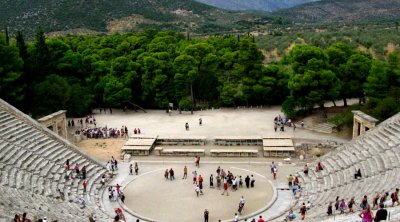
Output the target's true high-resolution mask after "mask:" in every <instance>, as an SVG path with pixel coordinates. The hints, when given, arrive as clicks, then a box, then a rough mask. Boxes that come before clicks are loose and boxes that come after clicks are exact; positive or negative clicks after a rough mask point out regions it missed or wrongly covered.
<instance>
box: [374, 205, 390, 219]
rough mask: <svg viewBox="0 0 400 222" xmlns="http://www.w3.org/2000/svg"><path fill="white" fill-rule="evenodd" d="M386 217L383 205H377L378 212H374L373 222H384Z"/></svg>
mask: <svg viewBox="0 0 400 222" xmlns="http://www.w3.org/2000/svg"><path fill="white" fill-rule="evenodd" d="M387 216H388V212H387V210H386V209H385V205H383V204H379V210H378V211H376V215H375V218H374V222H380V221H386V220H387Z"/></svg>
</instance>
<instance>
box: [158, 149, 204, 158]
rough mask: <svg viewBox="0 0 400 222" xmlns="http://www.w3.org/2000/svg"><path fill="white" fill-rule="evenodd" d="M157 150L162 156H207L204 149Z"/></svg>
mask: <svg viewBox="0 0 400 222" xmlns="http://www.w3.org/2000/svg"><path fill="white" fill-rule="evenodd" d="M155 150H156V152H157V154H158V155H160V156H169V155H171V156H205V151H204V149H168V148H167V149H165V148H162V147H157V148H156V149H155Z"/></svg>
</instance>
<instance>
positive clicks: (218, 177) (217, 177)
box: [215, 174, 221, 190]
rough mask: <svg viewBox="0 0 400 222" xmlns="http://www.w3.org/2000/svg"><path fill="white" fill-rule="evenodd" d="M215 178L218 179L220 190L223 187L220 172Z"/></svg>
mask: <svg viewBox="0 0 400 222" xmlns="http://www.w3.org/2000/svg"><path fill="white" fill-rule="evenodd" d="M215 178H216V179H217V188H218V190H219V189H221V177H220V176H219V174H218V175H217V176H216V177H215Z"/></svg>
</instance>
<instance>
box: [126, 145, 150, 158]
mask: <svg viewBox="0 0 400 222" xmlns="http://www.w3.org/2000/svg"><path fill="white" fill-rule="evenodd" d="M121 150H122V152H124V153H127V154H131V155H132V156H148V155H150V151H151V146H123V147H122V148H121Z"/></svg>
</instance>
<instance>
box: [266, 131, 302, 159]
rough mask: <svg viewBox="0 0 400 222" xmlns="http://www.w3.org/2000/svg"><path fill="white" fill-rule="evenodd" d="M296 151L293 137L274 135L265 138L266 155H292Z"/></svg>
mask: <svg viewBox="0 0 400 222" xmlns="http://www.w3.org/2000/svg"><path fill="white" fill-rule="evenodd" d="M294 152H295V148H294V144H293V140H292V138H290V137H288V136H280V135H277V136H274V137H264V138H263V155H264V156H265V157H291V156H293V154H294Z"/></svg>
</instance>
